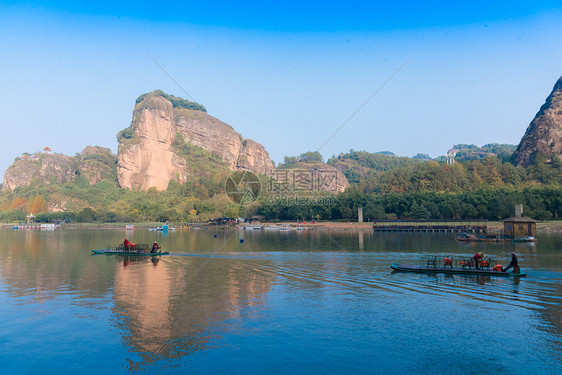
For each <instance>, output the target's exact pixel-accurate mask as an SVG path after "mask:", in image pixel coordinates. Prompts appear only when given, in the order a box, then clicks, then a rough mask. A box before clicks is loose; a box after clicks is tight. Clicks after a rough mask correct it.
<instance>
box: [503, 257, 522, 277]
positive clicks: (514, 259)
mask: <svg viewBox="0 0 562 375" xmlns="http://www.w3.org/2000/svg"><path fill="white" fill-rule="evenodd" d="M512 267H513V272H515V273H519V263H518V261H517V255H515V253H511V262H510V263H509V264H508V265H507V267H505V268H503V269H502V271H503V272H507V270H509V269H510V268H512Z"/></svg>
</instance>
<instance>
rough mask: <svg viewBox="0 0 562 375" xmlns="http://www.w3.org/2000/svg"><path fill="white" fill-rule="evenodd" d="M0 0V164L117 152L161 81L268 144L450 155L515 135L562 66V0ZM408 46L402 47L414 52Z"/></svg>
mask: <svg viewBox="0 0 562 375" xmlns="http://www.w3.org/2000/svg"><path fill="white" fill-rule="evenodd" d="M421 3H422V2H417V1H395V2H389V1H384V2H377V1H345V2H343V1H342V2H330V1H305V0H304V1H267V0H260V1H249V2H232V1H197V2H190V1H166V2H155V1H150V2H146V3H143V2H139V1H134V2H133V1H131V2H129V1H125V2H118V1H96V2H91V3H86V4H83V3H81V2H78V1H75V0H72V1H70V0H69V1H44V2H18V1H7V2H6V1H3V2H1V3H0V56H1V58H0V72H1V73H0V74H1V75H0V77H1V79H0V85H1V86H0V87H1V88H2V90H1V91H0V126H1V129H2V140H3V146H4V147H2V148H1V150H0V176H2V174H3V172H4V171H5V169H6V168H7V167H8V166H9V165H10V164H11V163H12V161H13V159H14V158H15V157H16V156H19V155H21V154H22V153H23V152H30V153H31V152H35V151H39V150H41V149H42V148H43V147H44V146H49V147H51V148H52V149H53V151H54V152H60V153H64V154H67V155H74V154H76V153H79V152H81V151H82V150H83V149H84V148H85V147H86V146H87V145H98V146H103V147H108V148H110V149H111V150H112V151H113V152H117V141H116V137H115V135H116V133H117V132H118V131H119V130H121V129H123V128H125V127H127V126H129V124H130V122H131V115H132V110H133V106H134V103H135V99H136V98H137V97H138V96H139V95H140V94H142V93H145V92H149V91H152V90H155V89H162V90H164V91H165V92H167V93H170V94H173V95H176V96H182V97H186V95H185V94H184V93H183V92H182V90H181V89H180V88H178V86H176V84H175V83H174V82H173V81H172V80H171V79H170V78H169V77H168V76H166V75H165V74H164V73H163V72H162V71H161V70H160V68H159V67H158V66H156V64H155V63H154V62H153V61H152V60H151V59H150V57H149V55H150V56H152V57H153V58H154V59H155V60H156V61H158V63H159V64H160V65H162V66H163V67H164V68H165V69H166V71H167V72H168V73H169V74H170V75H171V76H172V77H173V78H174V79H175V80H176V81H177V82H178V83H179V84H180V85H181V86H182V87H183V88H184V89H185V90H186V91H187V92H188V93H189V94H190V95H191V96H192V97H193V98H195V100H197V101H198V102H199V103H201V104H203V105H205V107H206V108H207V110H208V112H209V114H211V115H213V116H215V117H217V118H219V119H220V120H222V121H224V122H226V123H228V124H230V125H232V126H233V127H234V129H235V130H236V131H238V132H240V133H241V134H242V135H243V136H244V137H245V138H251V139H253V140H255V141H258V142H260V143H262V144H263V145H264V146H265V147H266V149H267V150H268V151H269V153H270V156H271V157H272V159H273V160H274V161H276V162H279V161H282V159H283V156H285V155H297V154H300V153H302V152H306V151H314V150H318V148H319V147H320V146H321V145H322V144H323V143H324V142H325V141H326V140H327V139H329V138H330V136H332V134H333V133H334V132H335V131H336V130H337V129H338V128H340V127H341V126H342V124H344V123H345V122H346V121H347V120H348V119H349V117H350V116H351V115H352V114H353V113H354V112H356V111H357V109H359V108H360V107H361V106H362V105H363V104H364V103H365V101H366V100H367V99H368V98H369V97H371V96H372V95H373V94H374V93H375V92H377V90H378V89H379V88H380V87H381V85H383V83H384V82H385V81H387V80H388V79H389V78H390V77H391V76H392V75H393V74H394V73H395V72H396V71H397V70H398V69H399V68H400V66H402V65H403V64H404V63H405V62H406V61H408V62H407V64H406V65H404V66H403V67H402V69H401V70H400V71H399V72H398V73H397V74H396V75H394V77H393V78H392V79H390V81H388V82H387V83H386V85H384V87H382V89H380V91H378V93H377V94H376V95H374V96H373V97H372V99H371V100H370V101H369V102H368V103H367V104H366V105H365V106H364V107H362V109H361V110H360V111H359V112H358V113H357V114H356V115H355V116H354V117H353V118H352V119H351V120H350V121H349V122H347V124H346V125H345V126H344V127H343V128H342V129H341V130H340V131H339V132H338V133H337V135H336V136H334V137H333V138H332V139H331V140H330V141H329V142H328V143H327V144H326V145H325V146H323V147H322V148H321V150H320V151H321V153H322V154H323V155H324V158H325V159H328V158H329V157H330V156H332V155H333V154H336V155H337V154H339V153H340V152H347V151H349V150H350V149H354V150H366V151H370V152H376V151H383V150H388V151H392V152H394V153H396V154H398V155H403V156H413V155H415V154H417V153H427V154H429V155H431V156H432V157H436V156H439V155H443V154H445V152H446V151H447V150H448V149H449V148H450V147H451V146H452V145H453V144H457V143H474V144H477V145H483V144H485V143H496V142H497V143H512V144H517V143H518V142H519V140H520V139H521V137H522V135H523V133H524V132H525V129H526V128H527V125H528V124H529V122H530V121H531V120H532V118H533V116H534V115H535V113H536V112H537V111H538V109H539V107H540V106H541V105H542V104H543V103H544V99H545V98H546V96H547V95H548V94H549V93H550V91H551V89H552V87H553V85H554V83H555V82H556V80H557V79H558V78H559V77H560V76H561V75H562V32H561V31H562V27H561V26H562V2H560V1H504V0H499V1H489V0H487V1H479V0H477V1H470V2H467V1H463V2H452V1H425V2H423V4H421ZM409 58H410V60H408V59H409Z"/></svg>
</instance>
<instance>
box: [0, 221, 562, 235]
mask: <svg viewBox="0 0 562 375" xmlns="http://www.w3.org/2000/svg"><path fill="white" fill-rule="evenodd" d="M373 224H374V223H372V222H370V223H369V222H368V223H357V222H332V221H330V222H315V223H312V222H311V223H298V222H294V221H290V222H279V223H269V222H266V223H259V224H253V225H256V226H257V225H263V226H264V227H278V226H290V227H292V228H298V227H300V228H303V229H307V230H320V231H355V232H359V231H372V230H373ZM14 225H17V223H4V224H2V226H3V227H4V228H11V227H13V226H14ZM126 225H133V226H134V229H135V230H148V229H150V228H156V227H157V226H160V225H162V223H159V222H140V223H68V224H63V228H65V229H70V230H73V229H104V230H126V228H125V227H126ZM170 225H171V226H174V224H173V223H171V224H170ZM244 225H246V226H247V225H248V224H240V225H239V226H235V228H238V227H242V226H244ZM395 225H400V222H396V223H395ZM485 225H486V226H487V228H488V231H499V230H501V229H503V223H502V222H501V221H488V222H486V223H485ZM203 227H207V228H209V229H211V228H217V227H215V226H214V225H207V226H205V225H204V226H203ZM220 228H224V226H220ZM537 232H538V233H550V232H562V220H552V221H544V222H539V223H537Z"/></svg>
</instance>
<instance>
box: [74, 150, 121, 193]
mask: <svg viewBox="0 0 562 375" xmlns="http://www.w3.org/2000/svg"><path fill="white" fill-rule="evenodd" d="M80 158H81V161H80V165H79V169H78V172H79V174H81V175H82V176H84V177H85V178H86V179H87V180H88V182H90V185H93V184H96V183H98V182H100V181H104V180H110V181H115V166H116V163H117V156H116V155H114V154H113V153H112V152H111V150H110V149H108V148H104V147H99V146H87V147H86V148H85V149H84V151H82V153H81V154H80Z"/></svg>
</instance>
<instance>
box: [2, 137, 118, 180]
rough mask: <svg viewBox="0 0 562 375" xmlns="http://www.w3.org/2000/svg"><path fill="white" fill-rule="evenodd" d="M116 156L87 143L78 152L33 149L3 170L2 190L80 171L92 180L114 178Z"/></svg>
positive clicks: (79, 173)
mask: <svg viewBox="0 0 562 375" xmlns="http://www.w3.org/2000/svg"><path fill="white" fill-rule="evenodd" d="M116 159H117V157H116V156H115V155H113V154H112V153H111V151H110V150H109V149H107V148H102V147H97V146H96V147H91V146H88V147H86V148H85V149H84V151H83V152H82V154H81V155H79V156H74V157H71V156H66V155H62V154H50V153H36V154H33V155H29V154H25V155H23V156H22V157H18V158H16V160H15V161H14V163H13V164H12V165H11V166H10V167H9V168H8V169H7V170H6V173H4V186H3V190H7V191H11V190H14V189H16V188H18V187H22V186H27V185H30V184H31V183H37V184H50V183H64V182H68V181H72V180H74V178H75V177H76V176H77V175H83V176H84V177H86V179H87V180H88V181H89V182H90V183H91V184H94V183H97V182H99V181H102V180H111V181H115V162H116Z"/></svg>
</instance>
